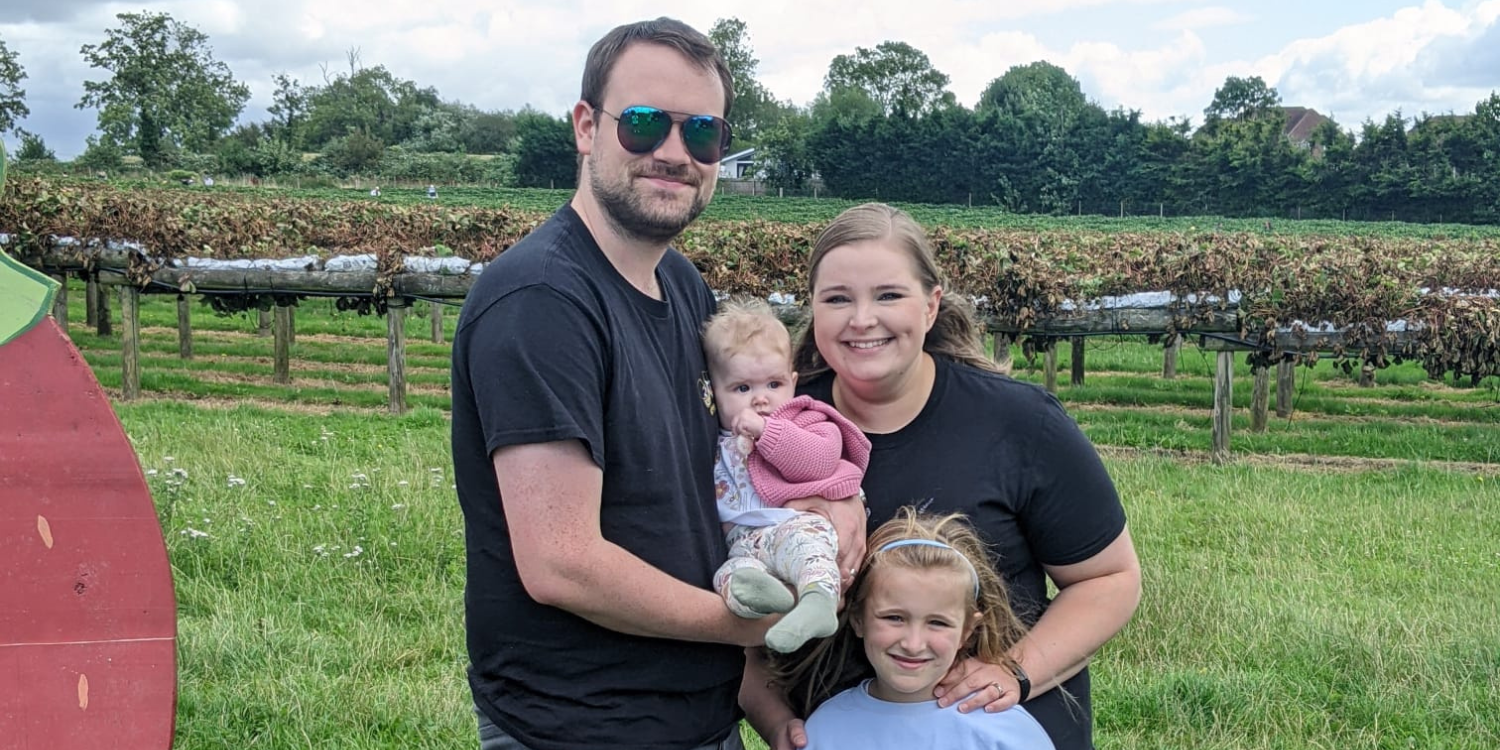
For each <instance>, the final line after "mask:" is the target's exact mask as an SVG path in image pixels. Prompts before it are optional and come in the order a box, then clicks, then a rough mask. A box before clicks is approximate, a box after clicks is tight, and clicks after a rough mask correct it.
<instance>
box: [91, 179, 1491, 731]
mask: <svg viewBox="0 0 1500 750" xmlns="http://www.w3.org/2000/svg"><path fill="white" fill-rule="evenodd" d="M716 203H717V201H716ZM80 292H81V290H75V293H74V295H73V309H72V310H71V318H72V323H73V328H72V331H73V336H74V340H75V342H76V343H77V344H78V346H79V348H80V349H81V350H82V351H83V353H84V356H85V357H86V358H87V360H88V361H89V362H90V363H91V364H92V365H93V366H94V368H95V371H96V373H97V374H98V375H99V378H100V380H101V381H102V382H103V383H104V384H105V385H106V387H108V388H117V387H118V384H119V382H120V371H119V370H120V360H119V342H118V339H117V338H108V339H101V338H99V337H98V336H96V335H95V334H94V333H93V332H91V331H87V330H84V329H83V326H82V315H83V310H82V294H81V293H80ZM452 312H453V311H451V310H450V314H449V315H448V320H447V332H446V335H445V339H447V338H451V333H452V323H453V318H454V315H453V314H451V313H452ZM116 314H118V312H116ZM194 315H195V319H194V323H195V326H196V329H197V331H198V336H197V338H196V341H195V347H194V350H195V355H196V356H195V358H194V359H193V360H191V361H186V362H184V361H182V360H180V359H178V357H177V354H176V333H175V330H174V329H173V328H172V326H173V325H175V321H176V312H175V299H174V298H170V297H149V298H147V299H146V303H145V305H144V309H143V326H145V328H144V350H145V352H146V358H145V361H144V362H143V365H142V369H143V386H144V389H145V391H146V393H145V396H146V397H145V398H143V399H142V400H140V401H137V402H132V403H117V407H116V408H117V413H118V414H119V415H120V418H121V421H122V422H123V423H124V425H125V428H126V431H127V433H128V434H129V435H130V437H131V440H132V441H133V443H134V445H135V447H136V450H137V451H138V453H139V455H140V459H141V462H142V466H143V467H144V468H145V470H146V471H147V472H148V481H149V483H150V484H151V487H152V490H153V493H154V494H155V496H156V499H157V503H158V506H159V509H160V514H161V517H162V521H163V530H164V533H165V535H166V537H167V544H168V551H169V553H170V556H171V561H172V566H173V570H174V575H175V581H176V586H177V592H178V606H179V628H180V633H179V642H180V672H181V683H180V693H179V705H178V737H177V743H176V747H177V748H179V749H180V750H197V749H200V748H203V749H206V748H223V747H253V748H304V747H318V748H361V749H362V748H454V747H473V746H474V735H473V720H472V718H471V716H470V715H469V713H468V709H467V691H466V688H465V684H464V681H463V668H464V653H463V638H462V580H463V557H462V555H463V541H462V536H461V529H462V519H461V516H460V514H459V511H458V508H457V503H456V500H455V498H454V494H453V489H452V477H451V464H450V461H449V458H448V445H447V442H448V427H447V421H446V417H445V414H444V410H445V409H446V407H447V403H448V398H447V391H446V387H447V362H448V361H447V355H448V348H447V345H446V344H433V343H428V342H425V341H424V340H423V339H424V338H425V337H426V335H427V331H428V323H427V321H425V320H412V321H411V322H410V328H409V330H408V341H409V345H410V348H409V351H408V363H407V366H408V374H409V376H410V377H411V381H412V394H411V397H410V402H411V403H413V404H414V405H415V407H416V408H414V409H413V410H412V411H411V412H410V413H408V414H406V415H404V416H399V417H396V416H390V415H387V414H385V413H384V406H383V405H384V403H385V380H384V320H383V319H379V318H370V317H360V316H358V315H355V314H354V313H335V312H334V311H333V310H332V304H331V303H329V302H327V301H310V302H307V303H305V304H304V305H303V307H302V308H300V309H299V310H298V318H297V329H298V336H297V341H296V344H295V345H294V347H293V357H294V363H293V364H294V366H293V384H292V385H291V386H276V385H274V384H272V383H271V367H272V365H271V351H272V343H271V340H270V339H269V338H260V337H257V336H256V335H255V329H256V323H255V321H254V320H253V319H252V318H250V317H246V316H238V317H230V318H218V317H214V316H213V315H212V314H211V313H209V312H208V310H207V308H200V307H197V306H195V308H194ZM117 330H118V327H117ZM1061 355H1062V356H1061V358H1062V360H1063V365H1062V366H1063V367H1064V368H1066V367H1067V350H1066V348H1064V349H1063V350H1062V351H1061ZM1088 358H1089V359H1088V364H1089V374H1088V378H1087V384H1086V385H1084V386H1082V387H1077V388H1071V387H1068V386H1066V385H1064V386H1063V387H1062V388H1061V390H1060V392H1059V397H1060V398H1061V399H1062V400H1063V401H1064V403H1065V404H1066V405H1067V406H1068V408H1069V410H1070V411H1071V412H1072V413H1073V414H1075V415H1076V416H1077V417H1078V419H1079V421H1080V423H1081V424H1082V425H1083V426H1084V429H1085V430H1086V431H1087V432H1088V433H1089V435H1090V436H1091V437H1092V438H1093V439H1094V440H1095V441H1096V443H1098V444H1099V445H1100V447H1101V451H1102V452H1103V453H1104V455H1105V460H1106V463H1107V464H1108V466H1109V468H1110V471H1111V472H1112V474H1113V476H1114V477H1115V479H1116V481H1117V483H1118V484H1119V487H1120V492H1121V496H1122V497H1123V499H1124V501H1125V503H1126V508H1127V511H1128V513H1129V514H1130V518H1131V527H1132V533H1133V535H1134V537H1135V541H1136V545H1137V548H1138V550H1139V551H1140V555H1141V558H1142V562H1143V568H1144V573H1145V592H1146V593H1145V599H1144V601H1143V603H1142V605H1141V608H1140V611H1139V612H1138V614H1137V615H1136V618H1135V620H1134V621H1133V622H1132V623H1131V624H1130V626H1129V627H1128V628H1127V629H1126V631H1125V632H1124V633H1122V634H1121V635H1120V636H1119V637H1117V638H1116V639H1114V640H1113V641H1112V642H1111V643H1110V644H1108V646H1107V647H1106V648H1105V649H1104V651H1103V652H1102V653H1101V654H1100V655H1099V657H1098V659H1097V661H1096V663H1095V710H1096V720H1095V723H1096V727H1097V739H1098V744H1099V746H1100V747H1101V748H1128V749H1130V750H1137V749H1138V750H1147V749H1149V748H1192V749H1193V750H1212V749H1217V748H1224V749H1230V748H1234V749H1240V748H1246V749H1249V748H1266V749H1268V750H1269V749H1271V748H1320V749H1321V748H1330V749H1331V748H1339V749H1343V748H1369V749H1372V750H1374V749H1381V750H1385V749H1391V750H1396V749H1398V748H1399V749H1403V750H1404V749H1408V748H1431V749H1433V750H1438V749H1447V748H1473V749H1474V750H1491V749H1492V748H1495V747H1500V637H1497V636H1496V626H1495V623H1496V622H1500V598H1497V597H1496V595H1495V589H1496V584H1497V583H1500V541H1497V535H1496V533H1495V529H1500V385H1497V383H1496V381H1495V380H1494V379H1491V380H1490V381H1487V382H1485V383H1482V384H1481V386H1480V387H1478V388H1466V387H1465V388H1459V387H1454V386H1452V385H1448V384H1440V383H1431V382H1428V381H1427V380H1426V379H1425V378H1424V377H1423V375H1422V373H1421V371H1420V370H1419V369H1416V368H1414V367H1413V366H1410V365H1407V366H1402V367H1397V368H1392V369H1389V370H1384V371H1381V372H1380V373H1378V374H1377V379H1376V380H1377V384H1376V387H1374V388H1367V389H1361V388H1356V387H1355V386H1354V385H1353V383H1352V382H1350V379H1349V378H1348V377H1347V376H1345V375H1343V374H1342V373H1341V372H1337V371H1335V370H1334V369H1333V368H1332V367H1330V366H1329V365H1328V364H1326V363H1325V364H1321V365H1319V366H1318V367H1317V368H1313V369H1303V370H1299V378H1298V385H1297V390H1296V392H1295V394H1294V397H1295V403H1296V406H1297V408H1296V412H1295V414H1294V416H1293V417H1292V418H1291V419H1280V420H1278V419H1273V420H1272V423H1271V426H1270V429H1269V430H1268V431H1267V432H1265V433H1263V434H1260V435H1251V434H1250V433H1249V432H1248V429H1247V417H1245V415H1243V414H1242V413H1237V415H1236V433H1235V436H1234V447H1235V449H1236V451H1237V460H1236V462H1235V463H1234V464H1233V465H1231V466H1227V467H1216V466H1212V465H1210V464H1208V463H1206V461H1205V460H1204V459H1205V457H1206V449H1207V447H1208V445H1209V437H1208V436H1209V426H1208V418H1209V402H1210V393H1211V385H1210V382H1209V377H1208V373H1209V372H1210V371H1211V369H1212V362H1213V356H1212V355H1211V354H1208V353H1203V352H1200V351H1198V350H1196V349H1194V348H1192V347H1187V348H1185V349H1184V352H1183V357H1182V359H1181V361H1180V364H1179V372H1180V373H1181V375H1180V377H1179V378H1178V379H1177V380H1175V381H1170V382H1169V381H1163V380H1161V378H1160V377H1159V374H1158V373H1159V371H1160V367H1161V353H1160V349H1159V348H1158V347H1152V346H1148V345H1146V344H1144V343H1140V342H1139V341H1135V340H1120V339H1099V340H1095V341H1091V343H1090V347H1089V351H1088ZM1240 367H1241V369H1242V370H1243V364H1241V365H1240ZM1016 375H1017V377H1020V378H1022V379H1026V380H1033V381H1039V380H1040V378H1041V373H1040V365H1039V363H1038V364H1037V365H1036V366H1035V367H1031V366H1028V365H1027V364H1026V363H1025V361H1024V360H1018V361H1017V368H1016ZM1241 375H1245V376H1247V375H1248V370H1244V371H1243V372H1241ZM1241 382H1242V385H1240V387H1239V388H1238V389H1237V391H1236V394H1235V395H1236V402H1237V404H1238V405H1239V406H1241V407H1243V406H1244V405H1245V403H1246V402H1247V400H1248V390H1249V389H1248V380H1247V379H1246V380H1242V381H1241ZM1237 411H1241V412H1242V411H1243V410H1242V409H1240V410H1237ZM752 746H755V745H752Z"/></svg>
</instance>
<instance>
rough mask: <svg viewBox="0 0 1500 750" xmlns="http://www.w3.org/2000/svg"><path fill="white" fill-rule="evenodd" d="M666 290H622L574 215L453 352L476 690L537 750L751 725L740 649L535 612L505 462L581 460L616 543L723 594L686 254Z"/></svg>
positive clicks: (459, 337)
mask: <svg viewBox="0 0 1500 750" xmlns="http://www.w3.org/2000/svg"><path fill="white" fill-rule="evenodd" d="M656 280H657V282H658V283H659V284H660V286H661V289H662V295H663V299H662V300H655V299H652V298H650V297H647V296H646V295H644V294H641V293H640V292H639V291H638V290H636V289H635V288H634V287H632V286H631V285H630V284H629V283H628V282H626V281H625V279H624V278H623V277H622V276H620V274H619V272H618V271H616V270H615V268H614V266H613V265H611V264H610V262H609V260H608V259H607V258H605V256H604V254H603V252H602V251H601V250H600V249H599V246H598V244H597V243H596V242H595V241H594V239H593V236H592V235H591V234H590V233H589V231H588V228H587V227H586V226H585V225H584V224H583V222H582V220H581V219H580V218H579V217H578V214H577V213H575V212H574V211H573V209H572V208H571V207H570V206H564V207H563V208H562V209H561V210H559V211H558V212H557V213H556V214H555V215H554V216H553V217H552V218H551V219H550V220H548V221H547V222H546V223H545V224H543V225H542V226H540V227H538V228H537V229H536V230H535V231H534V232H532V233H531V234H530V235H529V236H527V237H526V238H525V239H524V240H522V241H521V242H520V243H518V244H517V245H516V246H515V247H512V248H511V249H509V250H507V251H506V252H505V253H503V254H502V255H501V256H500V257H499V258H498V259H497V260H496V261H495V262H494V263H491V264H490V265H489V266H488V267H487V268H486V269H485V270H484V272H483V274H482V275H481V276H480V278H479V280H478V281H477V282H476V283H475V284H474V288H473V290H472V291H471V292H470V294H469V297H468V299H467V300H466V302H465V303H464V308H463V313H462V315H461V316H460V318H459V323H458V331H457V334H456V335H455V337H454V343H453V463H454V471H455V478H456V482H457V485H458V496H459V502H460V504H461V505H462V507H463V511H464V526H465V540H466V546H467V559H468V584H467V586H466V588H465V592H464V602H465V610H466V616H467V623H466V631H467V634H468V646H469V659H470V671H469V680H470V685H471V687H472V688H473V692H474V696H475V702H476V703H477V704H478V706H479V708H480V709H481V710H482V711H484V712H485V714H486V715H488V716H489V717H490V719H491V720H493V721H494V722H495V723H496V724H497V725H498V726H499V727H500V728H501V729H504V730H505V731H506V732H507V733H508V734H510V735H511V736H513V737H515V738H516V739H517V740H519V741H520V742H521V743H523V744H525V745H527V746H528V747H532V748H535V749H536V750H573V749H574V748H597V747H611V748H642V749H643V750H644V749H645V748H653V749H655V748H673V747H676V748H691V747H697V746H700V745H703V744H706V743H708V742H710V741H713V740H716V739H719V738H721V737H723V736H724V735H725V734H726V733H727V732H728V731H731V730H733V729H734V726H735V722H736V721H737V720H738V718H739V709H738V707H737V705H736V698H737V693H738V690H739V682H740V677H741V674H742V673H743V669H744V653H743V651H742V650H741V649H739V648H736V647H733V646H726V645H717V644H704V643H687V642H681V641H671V640H664V639H654V638H643V637H638V636H631V635H625V634H623V633H619V632H616V631H612V630H608V629H606V628H603V627H600V626H597V625H595V624H593V623H590V622H588V621H586V620H584V619H582V618H580V617H577V616H575V615H572V614H569V613H568V612H565V611H562V610H560V609H557V608H554V607H549V606H543V605H541V604H538V603H537V602H536V601H534V600H533V599H531V597H530V596H528V595H527V593H526V590H525V589H524V588H523V587H522V585H521V581H520V578H519V576H518V574H517V572H516V564H515V558H514V556H513V553H512V548H511V541H510V533H511V529H510V528H509V527H508V526H507V525H506V520H505V514H504V512H503V509H502V505H501V498H500V492H499V487H498V485H497V483H496V481H495V473H494V468H493V463H492V462H491V458H490V454H491V453H492V452H493V451H495V450H496V449H497V448H501V447H504V446H510V445H520V444H529V443H545V442H553V441H561V440H579V441H581V442H582V443H583V445H584V446H585V448H586V449H587V450H588V452H589V454H590V455H591V456H592V457H593V459H594V462H595V463H596V464H598V465H599V466H600V467H601V468H602V469H603V472H604V488H603V498H602V506H601V509H600V523H601V527H602V531H603V534H604V537H605V538H606V539H608V540H609V541H611V542H614V543H615V544H618V545H620V546H622V547H624V548H625V549H626V550H629V551H630V552H631V553H633V554H635V555H636V556H638V557H640V558H641V559H642V560H644V561H646V562H647V563H648V564H650V565H652V566H654V567H656V568H659V569H661V570H663V571H665V572H666V573H668V574H670V575H672V576H673V577H675V578H678V579H679V580H682V581H685V582H687V583H690V584H692V585H695V586H699V587H702V588H705V589H707V588H711V587H712V581H713V574H714V570H715V569H716V568H717V567H718V566H719V565H720V564H721V563H722V562H723V561H724V559H725V556H726V553H727V550H726V548H725V543H724V537H723V535H722V533H720V530H719V520H718V514H717V511H716V509H715V506H714V492H713V463H714V455H713V451H714V446H715V445H716V439H715V438H716V436H717V432H718V421H717V419H716V418H715V416H714V415H713V413H712V411H711V404H712V396H711V393H712V392H711V391H708V390H706V387H707V382H708V381H707V375H706V368H705V366H704V359H703V353H702V349H701V346H700V338H699V329H700V326H701V325H702V323H703V321H704V319H705V318H707V317H708V316H709V315H710V314H711V313H712V311H713V306H714V299H713V294H712V293H711V292H710V291H709V289H708V287H707V285H706V284H704V283H703V279H702V277H701V276H699V274H698V272H697V270H696V269H694V268H693V266H692V264H691V263H689V262H688V261H687V260H686V259H685V258H683V257H682V256H681V255H679V254H678V253H676V252H674V251H670V250H669V251H668V252H667V255H666V256H665V257H664V258H663V260H662V261H661V263H660V264H659V265H658V266H657V269H656ZM517 532H518V533H525V531H524V530H517Z"/></svg>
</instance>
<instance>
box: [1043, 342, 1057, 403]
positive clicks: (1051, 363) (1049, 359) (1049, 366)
mask: <svg viewBox="0 0 1500 750" xmlns="http://www.w3.org/2000/svg"><path fill="white" fill-rule="evenodd" d="M1042 373H1043V376H1044V377H1045V379H1046V383H1047V392H1048V393H1057V339H1047V348H1046V354H1045V355H1043V357H1042Z"/></svg>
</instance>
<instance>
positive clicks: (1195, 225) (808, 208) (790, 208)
mask: <svg viewBox="0 0 1500 750" xmlns="http://www.w3.org/2000/svg"><path fill="white" fill-rule="evenodd" d="M169 187H171V188H172V189H181V190H191V191H200V190H204V189H205V188H203V187H201V186H195V187H178V186H169ZM369 188H370V186H365V187H360V188H305V189H299V188H295V187H287V186H282V187H275V188H271V187H230V186H222V185H221V186H215V187H214V188H213V189H214V190H234V191H249V192H254V193H257V194H266V193H271V194H275V195H285V196H294V197H307V198H324V199H337V200H358V201H378V202H381V203H396V204H404V203H426V202H429V199H428V198H427V195H426V190H425V188H420V187H401V188H395V187H383V188H382V189H381V194H380V197H378V198H374V197H371V196H370V195H369ZM572 196H573V191H572V190H571V189H565V190H547V189H537V188H483V187H441V188H439V190H438V200H437V203H438V204H440V205H450V206H480V207H484V206H500V205H508V206H514V207H516V208H522V209H526V210H531V211H538V212H546V213H551V212H552V211H555V210H557V208H558V207H559V206H561V205H562V204H564V203H566V202H567V201H568V199H569V198H571V197H572ZM862 202H863V201H851V200H843V199H838V198H793V197H786V198H778V197H775V196H765V195H762V196H751V195H736V194H732V193H721V194H719V195H716V196H714V199H713V200H712V201H710V202H709V205H708V208H707V209H706V210H705V211H704V213H703V217H704V218H705V219H710V220H715V219H716V220H736V221H750V220H757V219H761V220H766V221H772V222H795V223H804V222H805V223H823V222H827V221H829V220H831V219H833V218H834V217H835V216H837V215H838V214H839V212H841V211H843V210H844V209H846V208H848V207H850V206H853V205H857V204H859V203H862ZM897 205H899V206H900V207H901V208H903V209H905V210H906V211H908V212H909V213H910V214H911V215H912V217H913V218H915V219H916V220H917V221H919V222H921V223H922V224H923V225H924V226H927V227H935V226H948V227H994V228H1006V229H1018V230H1053V229H1088V230H1100V231H1107V232H1124V231H1129V232H1150V231H1171V232H1209V231H1226V232H1257V233H1265V234H1277V235H1329V236H1362V237H1363V236H1369V237H1427V238H1481V237H1487V238H1493V237H1500V226H1488V225H1468V224H1411V223H1406V222H1369V221H1334V220H1301V221H1298V220H1292V219H1270V220H1267V219H1260V218H1243V219H1235V218H1222V217H1215V216H1179V217H1166V218H1158V217H1155V216H1129V217H1125V218H1114V217H1110V216H1100V215H1095V214H1091V215H1086V216H1042V215H1034V214H1015V213H1010V212H1007V211H1004V210H1002V209H1000V208H998V207H995V206H985V205H982V204H980V203H976V205H974V206H973V207H967V206H959V205H951V204H943V205H938V204H924V203H899V204H897ZM1151 208H1152V207H1151V206H1147V207H1132V209H1131V210H1132V211H1133V212H1135V213H1142V212H1144V213H1148V214H1149V213H1152V211H1151V210H1149V209H1151Z"/></svg>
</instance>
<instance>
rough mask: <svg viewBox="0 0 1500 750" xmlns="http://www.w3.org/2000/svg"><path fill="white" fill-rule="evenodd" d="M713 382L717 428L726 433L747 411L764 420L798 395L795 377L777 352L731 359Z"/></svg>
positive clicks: (733, 356)
mask: <svg viewBox="0 0 1500 750" xmlns="http://www.w3.org/2000/svg"><path fill="white" fill-rule="evenodd" d="M713 381H714V401H716V402H717V403H718V406H719V424H720V425H721V426H723V427H724V428H725V429H729V425H730V423H731V422H733V421H734V418H735V416H736V415H738V414H739V413H740V412H742V411H744V410H746V409H754V410H755V413H756V414H759V415H761V416H766V415H767V414H770V413H771V412H773V411H776V409H777V408H778V407H780V406H781V405H782V404H785V403H786V402H788V401H791V400H792V397H793V396H795V395H797V394H796V386H797V373H795V372H792V364H791V363H790V362H788V361H787V358H786V356H785V355H783V354H780V353H778V352H757V351H750V352H740V353H738V354H734V355H731V356H730V357H729V360H728V361H727V362H724V363H722V365H721V366H720V367H719V372H717V373H715V374H714V378H713Z"/></svg>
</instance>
